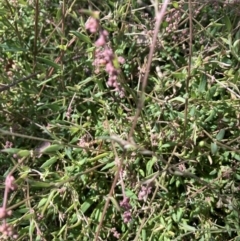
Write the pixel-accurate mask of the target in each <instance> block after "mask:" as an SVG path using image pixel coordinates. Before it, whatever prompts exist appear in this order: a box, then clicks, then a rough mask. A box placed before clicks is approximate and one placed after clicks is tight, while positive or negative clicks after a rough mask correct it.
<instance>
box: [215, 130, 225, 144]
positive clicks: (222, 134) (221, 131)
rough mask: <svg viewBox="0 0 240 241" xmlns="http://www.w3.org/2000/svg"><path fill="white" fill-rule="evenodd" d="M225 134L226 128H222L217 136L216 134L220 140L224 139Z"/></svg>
mask: <svg viewBox="0 0 240 241" xmlns="http://www.w3.org/2000/svg"><path fill="white" fill-rule="evenodd" d="M224 135H225V129H221V130H220V131H219V132H218V134H217V136H216V139H217V140H218V141H221V140H222V139H223V137H224Z"/></svg>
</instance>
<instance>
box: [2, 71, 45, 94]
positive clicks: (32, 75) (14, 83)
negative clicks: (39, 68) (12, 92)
mask: <svg viewBox="0 0 240 241" xmlns="http://www.w3.org/2000/svg"><path fill="white" fill-rule="evenodd" d="M40 73H41V72H36V73H34V74H30V75H28V76H27V77H23V78H21V79H19V80H15V81H13V83H12V84H10V85H6V86H3V87H2V88H0V93H1V92H3V91H5V90H8V89H10V88H11V87H13V86H15V85H17V84H19V83H21V82H24V81H26V80H29V79H31V78H32V77H35V76H36V75H38V74H40Z"/></svg>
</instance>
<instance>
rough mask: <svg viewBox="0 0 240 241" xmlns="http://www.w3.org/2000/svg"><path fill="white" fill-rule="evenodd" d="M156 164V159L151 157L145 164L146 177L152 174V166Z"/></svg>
mask: <svg viewBox="0 0 240 241" xmlns="http://www.w3.org/2000/svg"><path fill="white" fill-rule="evenodd" d="M156 162H157V158H156V157H153V158H152V159H151V160H150V161H148V162H147V173H146V174H147V175H150V174H152V172H153V170H152V166H153V165H154V164H155V163H156Z"/></svg>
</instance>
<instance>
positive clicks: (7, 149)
mask: <svg viewBox="0 0 240 241" xmlns="http://www.w3.org/2000/svg"><path fill="white" fill-rule="evenodd" d="M19 151H21V150H20V149H18V148H6V149H3V150H1V152H6V153H8V154H16V153H18V152H19Z"/></svg>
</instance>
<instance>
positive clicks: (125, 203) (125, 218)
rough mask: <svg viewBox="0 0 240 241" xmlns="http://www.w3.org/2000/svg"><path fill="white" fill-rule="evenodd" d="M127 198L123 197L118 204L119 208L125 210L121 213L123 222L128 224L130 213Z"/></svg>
mask: <svg viewBox="0 0 240 241" xmlns="http://www.w3.org/2000/svg"><path fill="white" fill-rule="evenodd" d="M129 201H130V200H129V198H128V197H124V198H123V200H122V201H121V202H120V206H121V207H122V208H124V209H125V211H124V213H123V222H124V223H129V222H130V221H131V220H132V213H131V210H130V209H131V207H132V206H131V204H130V202H129Z"/></svg>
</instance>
